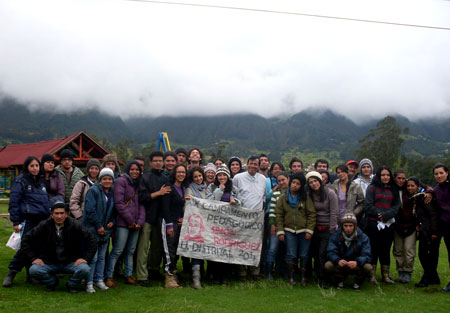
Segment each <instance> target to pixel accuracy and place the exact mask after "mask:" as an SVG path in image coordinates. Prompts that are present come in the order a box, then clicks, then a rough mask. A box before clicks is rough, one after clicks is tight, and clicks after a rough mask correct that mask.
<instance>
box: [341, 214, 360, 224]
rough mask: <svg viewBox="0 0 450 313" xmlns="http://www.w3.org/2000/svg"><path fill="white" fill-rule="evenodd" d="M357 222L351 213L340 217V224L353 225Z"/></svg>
mask: <svg viewBox="0 0 450 313" xmlns="http://www.w3.org/2000/svg"><path fill="white" fill-rule="evenodd" d="M357 222H358V221H357V220H356V216H355V214H353V213H345V214H344V216H343V217H342V220H341V223H342V224H344V223H353V224H356V223H357Z"/></svg>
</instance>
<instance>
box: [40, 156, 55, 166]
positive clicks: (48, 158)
mask: <svg viewBox="0 0 450 313" xmlns="http://www.w3.org/2000/svg"><path fill="white" fill-rule="evenodd" d="M45 162H53V163H55V162H56V161H55V158H54V156H53V155H51V154H44V155H43V156H42V159H41V164H44V163H45Z"/></svg>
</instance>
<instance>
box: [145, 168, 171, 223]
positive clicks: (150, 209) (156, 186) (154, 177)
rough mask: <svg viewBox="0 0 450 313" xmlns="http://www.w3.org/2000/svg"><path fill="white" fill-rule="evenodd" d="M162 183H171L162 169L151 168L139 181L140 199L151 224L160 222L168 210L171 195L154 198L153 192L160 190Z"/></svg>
mask: <svg viewBox="0 0 450 313" xmlns="http://www.w3.org/2000/svg"><path fill="white" fill-rule="evenodd" d="M162 185H166V186H168V185H170V183H169V180H168V179H167V177H166V176H165V175H163V174H162V171H158V170H154V169H151V170H150V171H146V172H145V173H144V174H143V175H142V177H141V180H140V181H139V192H138V193H139V201H140V202H141V203H142V204H143V205H144V207H145V214H146V216H145V221H146V222H147V223H150V224H158V220H159V219H160V218H161V217H162V212H163V211H164V210H167V206H168V205H169V200H170V199H169V195H165V196H159V197H156V198H155V199H152V197H151V194H152V193H153V192H156V191H159V190H160V189H161V186H162Z"/></svg>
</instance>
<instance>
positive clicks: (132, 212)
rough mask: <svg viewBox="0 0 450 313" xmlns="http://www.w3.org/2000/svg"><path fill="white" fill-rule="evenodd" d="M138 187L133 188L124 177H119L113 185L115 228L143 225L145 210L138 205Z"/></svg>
mask: <svg viewBox="0 0 450 313" xmlns="http://www.w3.org/2000/svg"><path fill="white" fill-rule="evenodd" d="M138 187H139V186H138V185H137V186H133V185H132V184H131V182H130V179H129V178H128V177H127V176H126V175H123V176H120V177H119V178H118V179H117V180H116V182H115V183H114V205H115V207H116V211H117V226H121V227H128V225H131V224H133V223H136V224H139V225H141V226H143V225H144V223H145V208H144V205H143V204H142V203H139V195H138Z"/></svg>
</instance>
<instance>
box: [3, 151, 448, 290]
mask: <svg viewBox="0 0 450 313" xmlns="http://www.w3.org/2000/svg"><path fill="white" fill-rule="evenodd" d="M59 160H60V165H58V166H55V165H56V160H55V158H54V157H53V156H52V155H44V156H43V157H42V159H41V160H39V159H37V158H36V157H33V156H30V157H28V158H27V159H26V161H25V163H24V166H23V173H22V174H21V175H19V176H18V177H17V178H16V180H15V182H14V184H13V185H12V187H11V198H10V204H9V212H10V220H11V222H12V223H13V228H14V231H16V232H19V231H20V232H22V234H23V235H22V242H21V248H20V250H19V251H18V252H17V253H16V255H15V256H14V258H13V259H12V260H11V262H10V264H9V272H8V274H7V275H6V277H5V279H4V281H3V286H4V287H10V286H12V284H13V280H14V278H15V276H16V274H17V273H18V272H20V271H21V270H22V269H23V268H26V270H27V280H28V281H30V282H32V283H41V284H44V285H46V287H47V288H48V289H49V290H55V288H56V287H57V285H58V283H59V281H58V275H56V274H58V273H63V274H64V273H67V274H71V278H70V279H69V280H68V282H67V284H66V287H67V289H68V291H69V292H76V291H77V288H78V287H79V285H80V284H81V283H82V282H83V284H85V285H84V288H85V290H86V291H87V292H88V293H95V292H96V290H106V289H108V288H119V284H117V280H118V278H119V277H123V279H124V281H125V283H127V284H130V285H134V286H143V287H149V286H150V285H151V284H150V280H155V279H165V287H166V288H180V287H181V286H182V276H181V275H179V273H178V271H177V263H178V256H177V246H178V241H179V236H180V231H181V227H182V225H183V217H184V206H185V202H186V201H188V200H189V199H190V197H197V198H203V199H211V200H216V201H223V202H227V203H230V204H231V205H240V206H241V207H243V208H245V209H248V210H258V211H264V213H265V214H264V215H265V228H264V232H263V234H262V243H263V244H262V251H261V257H260V263H259V266H244V265H232V264H226V263H220V262H211V261H208V262H207V268H206V270H205V264H204V260H201V259H189V258H185V257H182V266H183V272H184V273H188V275H189V277H190V278H191V280H192V282H191V286H192V287H193V288H195V289H200V288H202V278H203V280H204V278H205V277H208V278H209V279H211V280H212V281H213V282H214V283H219V284H227V280H228V279H229V278H231V277H236V278H237V279H239V280H240V281H245V280H247V279H253V280H259V279H260V278H261V272H262V273H263V274H264V275H265V277H266V278H267V279H268V280H273V279H274V276H275V275H276V273H278V274H280V275H282V276H284V277H285V278H286V279H287V281H288V282H289V283H290V284H292V285H295V284H296V282H297V279H296V276H297V275H298V273H299V278H300V284H301V285H302V286H306V285H307V284H308V281H311V280H312V279H313V278H312V277H315V281H316V282H317V283H318V284H319V285H320V286H322V287H324V288H328V287H329V286H331V285H336V286H337V287H339V288H342V287H344V286H345V282H346V279H347V277H348V276H349V275H355V280H354V283H353V289H355V290H360V288H361V286H362V284H363V282H364V280H365V278H367V277H368V278H369V279H370V282H371V283H374V284H376V283H377V279H376V274H377V271H376V270H377V265H378V263H379V264H380V269H381V280H382V281H383V282H384V283H386V284H394V283H395V281H394V280H393V279H392V276H391V275H390V260H391V248H392V245H393V255H394V258H395V261H396V268H397V271H398V277H397V279H396V280H397V281H398V282H400V283H410V282H411V280H412V272H413V270H414V261H415V255H416V240H417V238H418V240H419V260H420V263H421V265H422V267H423V275H422V278H421V280H420V281H419V282H417V283H416V284H415V286H416V287H426V286H428V285H433V284H440V279H439V276H438V273H437V265H438V257H439V246H440V243H441V238H442V237H443V238H444V242H445V245H446V248H447V251H448V252H449V250H450V183H449V180H448V172H449V170H448V167H447V166H446V165H444V164H437V165H435V166H434V168H433V175H434V178H435V180H436V182H437V185H436V186H435V187H430V186H425V185H423V184H421V182H420V180H419V178H417V177H415V176H411V177H409V178H407V177H406V173H405V171H403V170H401V169H398V170H396V171H394V173H392V171H391V169H389V168H388V167H386V166H381V167H380V168H378V169H377V170H376V172H375V173H374V168H373V165H372V162H371V161H370V160H369V159H363V160H361V161H360V162H356V161H353V160H351V161H348V162H347V163H346V164H340V165H338V166H337V167H336V168H335V174H332V173H330V171H329V169H328V162H327V161H326V160H324V159H319V160H317V161H316V162H315V164H314V170H311V171H308V172H306V171H304V168H303V163H302V162H301V160H299V159H298V158H293V159H292V160H291V161H290V163H289V169H285V167H284V165H283V164H282V163H281V162H272V163H271V162H270V160H269V157H268V156H267V155H264V154H261V155H259V156H252V157H249V158H248V160H247V162H246V165H244V166H243V164H242V161H241V159H240V158H238V157H231V158H230V159H229V160H228V162H226V161H225V160H224V159H222V158H217V159H216V160H214V162H213V163H208V164H206V165H204V164H203V160H204V156H203V153H202V152H201V151H200V149H198V148H192V149H190V150H189V151H186V150H185V149H183V148H179V149H177V150H176V151H175V152H166V153H163V152H160V151H154V152H152V153H151V154H150V156H149V166H150V168H149V169H147V170H145V168H146V164H145V161H144V158H143V157H136V158H135V159H134V160H133V161H131V162H129V163H128V164H127V165H126V167H125V170H124V171H123V172H122V173H121V171H120V165H119V163H118V160H117V158H116V157H115V156H114V155H112V154H110V155H106V156H105V157H104V158H103V160H102V161H103V162H102V163H100V161H99V160H97V159H91V160H89V162H88V163H87V166H86V175H84V174H83V172H82V171H81V170H80V169H79V168H78V167H76V166H74V164H73V161H74V156H73V153H72V152H71V151H70V150H63V151H62V152H61V153H60V155H59ZM358 170H359V172H358ZM111 243H112V247H111V248H110V245H111ZM161 263H162V264H163V268H164V276H162V275H161ZM449 265H450V254H449ZM133 273H135V274H136V275H133ZM443 290H444V291H447V292H449V291H450V283H449V284H448V285H447V286H446V287H445V288H444V289H443Z"/></svg>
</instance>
